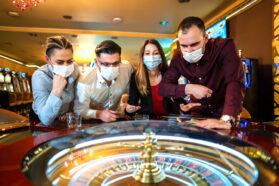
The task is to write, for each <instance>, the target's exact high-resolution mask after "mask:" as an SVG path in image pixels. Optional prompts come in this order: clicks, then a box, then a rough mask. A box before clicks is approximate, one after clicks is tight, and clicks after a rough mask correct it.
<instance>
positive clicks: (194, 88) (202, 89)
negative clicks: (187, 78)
mask: <svg viewBox="0 0 279 186" xmlns="http://www.w3.org/2000/svg"><path fill="white" fill-rule="evenodd" d="M212 93H213V91H212V90H211V89H210V88H208V87H206V86H203V85H198V84H187V85H186V86H185V94H186V95H192V96H193V97H194V98H196V99H202V98H208V97H211V95H212Z"/></svg>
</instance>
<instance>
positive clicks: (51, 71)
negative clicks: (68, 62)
mask: <svg viewBox="0 0 279 186" xmlns="http://www.w3.org/2000/svg"><path fill="white" fill-rule="evenodd" d="M47 66H48V69H49V71H50V73H51V75H52V76H54V72H53V70H52V68H51V66H50V65H49V64H48V65H47Z"/></svg>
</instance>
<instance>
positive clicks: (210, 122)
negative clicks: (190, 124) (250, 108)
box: [194, 119, 231, 129]
mask: <svg viewBox="0 0 279 186" xmlns="http://www.w3.org/2000/svg"><path fill="white" fill-rule="evenodd" d="M194 125H195V126H198V127H202V128H206V129H230V128H231V124H229V123H226V122H224V121H222V120H218V119H205V120H200V121H198V122H197V123H195V124H194Z"/></svg>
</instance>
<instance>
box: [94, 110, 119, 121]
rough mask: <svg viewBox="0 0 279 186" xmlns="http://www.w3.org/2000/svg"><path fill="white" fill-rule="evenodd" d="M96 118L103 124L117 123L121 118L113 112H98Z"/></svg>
mask: <svg viewBox="0 0 279 186" xmlns="http://www.w3.org/2000/svg"><path fill="white" fill-rule="evenodd" d="M96 117H97V119H100V120H102V121H103V122H112V121H116V120H117V118H119V113H118V112H117V111H113V110H98V111H97V112H96Z"/></svg>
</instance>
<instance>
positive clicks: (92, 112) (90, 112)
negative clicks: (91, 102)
mask: <svg viewBox="0 0 279 186" xmlns="http://www.w3.org/2000/svg"><path fill="white" fill-rule="evenodd" d="M96 112H97V111H96V110H92V109H88V110H87V111H86V113H85V116H84V117H85V119H90V118H94V119H96Z"/></svg>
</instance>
